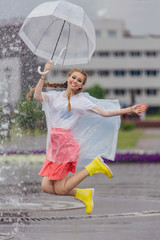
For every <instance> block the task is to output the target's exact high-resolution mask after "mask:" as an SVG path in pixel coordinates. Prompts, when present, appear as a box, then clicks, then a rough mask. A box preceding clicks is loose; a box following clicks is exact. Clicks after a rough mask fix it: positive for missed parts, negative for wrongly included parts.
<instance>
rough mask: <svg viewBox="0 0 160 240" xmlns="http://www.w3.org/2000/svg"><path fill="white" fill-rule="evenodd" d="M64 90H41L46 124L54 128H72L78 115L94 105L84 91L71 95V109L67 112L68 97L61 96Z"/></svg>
mask: <svg viewBox="0 0 160 240" xmlns="http://www.w3.org/2000/svg"><path fill="white" fill-rule="evenodd" d="M63 94H64V91H50V92H47V93H46V92H45V93H44V92H43V93H42V98H43V107H44V110H45V112H46V118H47V126H48V127H49V128H50V127H54V128H65V129H73V127H74V126H75V124H76V123H77V120H78V119H79V117H80V116H81V115H82V114H83V113H85V112H86V111H89V110H91V109H92V108H94V107H95V106H97V105H96V104H95V103H93V102H92V101H91V100H90V99H88V98H87V97H86V96H85V95H84V93H78V94H76V95H73V96H72V97H71V100H70V103H71V111H70V112H68V110H67V105H68V99H67V98H66V97H64V96H63Z"/></svg>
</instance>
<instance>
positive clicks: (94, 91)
mask: <svg viewBox="0 0 160 240" xmlns="http://www.w3.org/2000/svg"><path fill="white" fill-rule="evenodd" d="M87 92H88V93H89V94H90V95H91V96H92V97H96V98H99V99H104V98H105V95H106V92H105V90H104V89H103V88H102V87H101V86H100V85H98V84H95V85H94V86H93V87H91V88H89V89H87Z"/></svg>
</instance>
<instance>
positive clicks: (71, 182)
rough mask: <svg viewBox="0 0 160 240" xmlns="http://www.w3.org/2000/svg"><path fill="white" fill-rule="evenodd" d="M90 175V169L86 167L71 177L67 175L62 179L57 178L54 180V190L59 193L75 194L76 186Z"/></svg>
mask: <svg viewBox="0 0 160 240" xmlns="http://www.w3.org/2000/svg"><path fill="white" fill-rule="evenodd" d="M88 176H89V173H88V171H87V170H86V169H83V170H81V171H80V172H78V173H76V174H74V175H72V176H70V177H65V178H63V179H61V180H56V181H54V190H55V192H56V194H58V195H69V196H75V194H76V189H75V187H76V186H77V185H78V184H79V183H81V182H82V181H83V180H84V179H85V178H86V177H88Z"/></svg>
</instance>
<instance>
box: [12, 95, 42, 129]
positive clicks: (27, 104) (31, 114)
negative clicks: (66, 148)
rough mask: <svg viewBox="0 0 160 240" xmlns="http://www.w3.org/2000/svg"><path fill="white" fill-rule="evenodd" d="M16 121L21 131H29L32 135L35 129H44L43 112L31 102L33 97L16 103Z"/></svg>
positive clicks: (36, 104)
mask: <svg viewBox="0 0 160 240" xmlns="http://www.w3.org/2000/svg"><path fill="white" fill-rule="evenodd" d="M16 119H17V121H18V124H19V126H20V128H21V129H23V130H28V129H29V130H30V131H31V132H32V133H34V130H35V129H36V128H37V127H40V128H41V130H44V128H45V120H44V119H45V117H44V112H43V111H42V110H41V105H40V104H39V103H37V102H36V101H34V100H33V97H31V99H30V100H26V99H24V98H22V99H21V100H20V101H19V102H18V103H17V113H16Z"/></svg>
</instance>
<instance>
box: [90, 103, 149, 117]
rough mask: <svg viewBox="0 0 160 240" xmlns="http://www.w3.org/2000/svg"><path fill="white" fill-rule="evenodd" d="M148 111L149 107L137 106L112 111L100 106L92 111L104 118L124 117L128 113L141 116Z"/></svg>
mask: <svg viewBox="0 0 160 240" xmlns="http://www.w3.org/2000/svg"><path fill="white" fill-rule="evenodd" d="M147 109H148V106H147V105H145V104H137V105H134V106H132V107H128V108H121V109H111V110H106V109H103V108H101V107H99V106H96V107H94V108H93V109H92V111H93V112H95V113H97V114H99V115H101V116H103V117H113V116H118V115H123V114H127V113H135V114H137V115H139V116H141V114H142V113H143V112H145V111H146V110H147Z"/></svg>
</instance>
